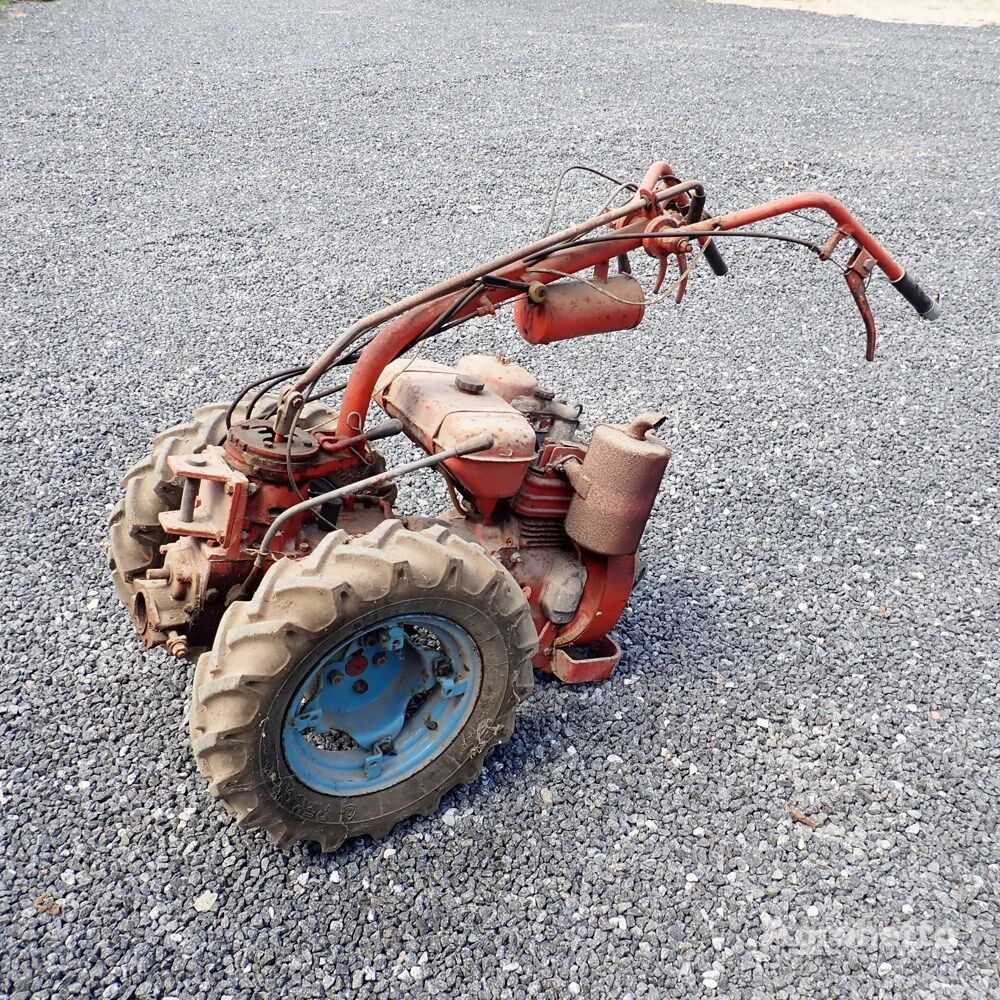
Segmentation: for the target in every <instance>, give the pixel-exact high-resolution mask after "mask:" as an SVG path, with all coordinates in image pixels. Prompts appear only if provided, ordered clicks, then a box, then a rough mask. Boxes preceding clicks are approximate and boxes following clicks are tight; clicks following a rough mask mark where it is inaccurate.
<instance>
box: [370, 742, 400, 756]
mask: <svg viewBox="0 0 1000 1000" xmlns="http://www.w3.org/2000/svg"><path fill="white" fill-rule="evenodd" d="M375 749H376V750H378V752H379V753H380V754H382V756H383V757H388V756H389V754H391V753H395V752H396V746H395V744H394V743H393V742H392V740H390V739H384V740H379V741H378V743H376V744H375Z"/></svg>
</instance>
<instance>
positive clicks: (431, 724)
mask: <svg viewBox="0 0 1000 1000" xmlns="http://www.w3.org/2000/svg"><path fill="white" fill-rule="evenodd" d="M424 725H425V726H426V727H427V728H428V729H429V730H430V731H431V732H432V733H433V732H434V730H435V729H437V727H438V724H437V723H436V722H435V721H434V719H432V718H431V716H429V715H428V716H427V718H426V719H424Z"/></svg>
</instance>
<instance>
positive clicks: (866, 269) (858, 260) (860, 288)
mask: <svg viewBox="0 0 1000 1000" xmlns="http://www.w3.org/2000/svg"><path fill="white" fill-rule="evenodd" d="M874 269H875V258H874V257H873V256H872V255H871V254H870V253H869V252H868V251H867V250H865V249H864V247H858V249H857V250H855V251H854V253H853V254H851V259H850V260H849V261H848V262H847V270H846V271H844V278H845V280H846V281H847V287H848V288H849V289H850V290H851V295H852V297H853V298H854V301H855V303H856V304H857V307H858V312H860V313H861V318H862V320H864V324H865V334H866V337H867V342H866V345H865V360H866V361H874V360H875V343H876V340H877V337H878V334H877V331H876V329H875V317H874V315H873V314H872V307H871V305H870V304H869V302H868V293H867V291H866V289H865V282H867V280H868V277H869V275H870V274H871V273H872V271H873V270H874Z"/></svg>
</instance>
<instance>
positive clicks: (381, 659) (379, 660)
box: [375, 653, 389, 667]
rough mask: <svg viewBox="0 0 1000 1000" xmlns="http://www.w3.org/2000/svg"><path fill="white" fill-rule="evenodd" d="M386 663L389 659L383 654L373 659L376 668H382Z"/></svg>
mask: <svg viewBox="0 0 1000 1000" xmlns="http://www.w3.org/2000/svg"><path fill="white" fill-rule="evenodd" d="M388 662H389V658H388V657H387V656H386V655H385V653H379V654H378V656H376V657H375V666H376V667H384V666H385V665H386V664H387V663H388Z"/></svg>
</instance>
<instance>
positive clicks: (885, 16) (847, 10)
mask: <svg viewBox="0 0 1000 1000" xmlns="http://www.w3.org/2000/svg"><path fill="white" fill-rule="evenodd" d="M708 3H725V4H737V5H739V6H741V7H773V8H775V9H777V10H811V11H812V12H813V13H815V14H840V15H848V16H851V17H867V18H870V19H871V20H873V21H907V22H909V23H911V24H954V25H963V26H965V27H972V28H977V27H982V26H983V25H986V24H1000V0H708Z"/></svg>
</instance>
